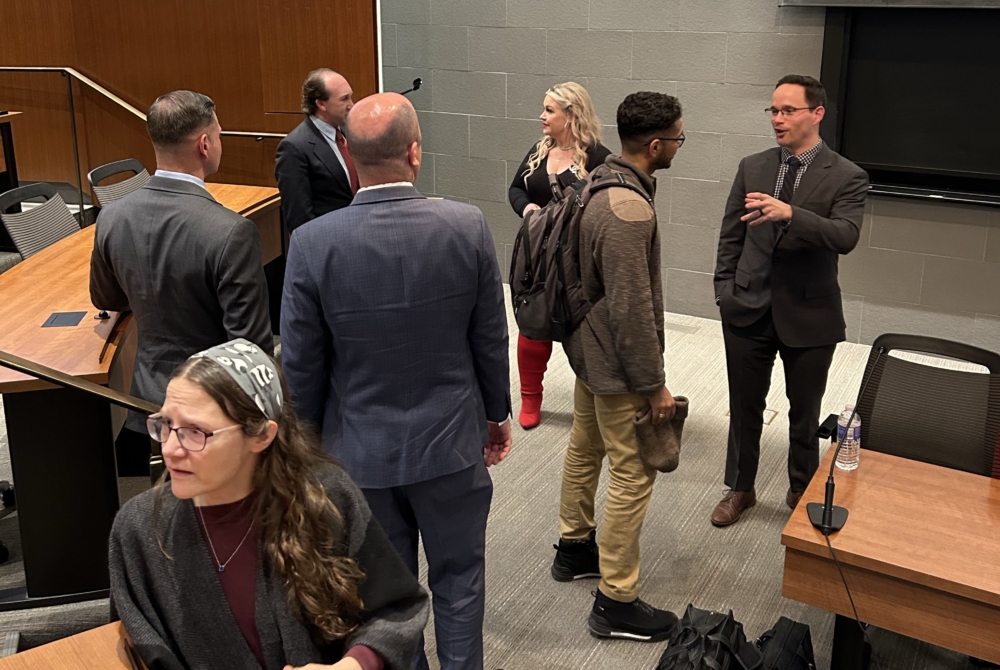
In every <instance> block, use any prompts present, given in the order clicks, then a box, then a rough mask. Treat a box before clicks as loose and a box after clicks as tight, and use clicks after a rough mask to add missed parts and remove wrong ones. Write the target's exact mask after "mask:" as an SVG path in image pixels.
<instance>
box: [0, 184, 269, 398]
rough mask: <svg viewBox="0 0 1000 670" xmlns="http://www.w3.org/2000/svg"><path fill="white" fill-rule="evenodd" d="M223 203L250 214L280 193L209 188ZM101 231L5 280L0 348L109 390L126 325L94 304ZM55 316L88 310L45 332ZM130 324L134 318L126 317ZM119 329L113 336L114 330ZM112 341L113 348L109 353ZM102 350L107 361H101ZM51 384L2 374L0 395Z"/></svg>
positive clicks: (61, 245) (0, 280)
mask: <svg viewBox="0 0 1000 670" xmlns="http://www.w3.org/2000/svg"><path fill="white" fill-rule="evenodd" d="M208 190H209V192H210V193H212V195H213V196H214V197H215V199H216V200H218V201H219V202H220V203H221V204H222V205H224V206H225V207H228V208H229V209H232V210H234V211H236V212H239V213H240V214H243V215H244V216H248V215H251V214H253V213H255V212H257V211H260V210H261V209H264V208H269V207H275V206H277V203H278V202H279V197H278V189H276V188H269V187H262V186H239V185H233V184H208ZM94 232H95V226H89V227H87V228H84V229H83V230H81V231H80V232H78V233H74V234H73V235H70V236H69V237H67V238H65V239H63V240H60V241H59V242H57V243H56V244H53V245H52V246H50V247H48V248H46V249H44V250H42V251H40V252H39V253H37V254H35V255H34V256H32V257H31V258H29V259H28V260H26V261H23V262H21V263H18V264H17V265H15V266H14V267H13V268H11V269H10V270H8V271H7V272H4V273H2V274H0V324H3V326H2V327H0V350H2V351H6V352H8V353H11V354H14V355H16V356H21V357H22V358H27V359H28V360H31V361H34V362H36V363H40V364H41V365H46V366H48V367H51V368H55V369H56V370H59V371H61V372H65V373H67V374H71V375H73V376H74V377H79V378H81V379H86V380H88V381H92V382H94V383H96V384H106V383H107V381H108V369H109V367H110V365H111V361H112V359H113V358H114V355H115V352H116V351H117V347H118V344H119V341H120V339H121V333H123V332H124V330H125V329H124V326H125V325H126V324H125V321H123V322H122V324H121V325H120V326H119V327H118V328H115V324H116V323H117V321H118V319H119V315H118V313H117V312H111V318H110V319H106V320H103V321H98V320H95V319H94V316H95V315H96V314H97V312H98V310H97V309H96V308H95V307H94V306H93V304H91V302H90V255H91V252H92V251H93V249H94ZM53 312H86V314H85V315H84V317H83V320H81V321H80V323H79V324H78V325H77V326H74V327H61V328H42V324H43V323H45V320H46V319H48V318H49V315H51V314H52V313H53ZM125 318H126V319H130V318H131V316H126V317H125ZM113 330H114V333H112V331H113ZM109 335H113V338H112V342H111V344H109V345H108V347H107V349H106V350H105V343H106V342H107V341H108V337H109ZM102 351H103V352H104V356H103V357H102V356H101V353H102ZM51 386H52V385H51V384H48V383H47V382H42V381H40V380H38V379H35V378H33V377H29V376H27V375H23V374H21V373H19V372H14V371H13V370H8V369H7V368H0V393H12V392H19V391H31V390H37V389H43V388H51Z"/></svg>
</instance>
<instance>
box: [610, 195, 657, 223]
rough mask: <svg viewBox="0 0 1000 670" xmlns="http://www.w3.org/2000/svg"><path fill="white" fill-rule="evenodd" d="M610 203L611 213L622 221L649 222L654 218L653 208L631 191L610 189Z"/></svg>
mask: <svg viewBox="0 0 1000 670" xmlns="http://www.w3.org/2000/svg"><path fill="white" fill-rule="evenodd" d="M608 201H609V204H610V205H611V211H612V212H614V214H615V216H616V217H618V218H619V219H621V220H622V221H649V220H651V219H652V218H653V208H652V207H650V206H649V203H648V202H646V199H645V198H643V197H642V196H641V195H639V194H638V193H636V192H635V191H633V190H631V189H627V188H609V189H608Z"/></svg>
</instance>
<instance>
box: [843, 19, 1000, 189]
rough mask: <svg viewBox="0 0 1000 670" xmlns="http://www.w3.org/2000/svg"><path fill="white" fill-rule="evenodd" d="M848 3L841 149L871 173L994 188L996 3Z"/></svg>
mask: <svg viewBox="0 0 1000 670" xmlns="http://www.w3.org/2000/svg"><path fill="white" fill-rule="evenodd" d="M851 11H852V16H851V23H850V33H849V34H850V37H849V40H848V42H847V44H846V45H845V48H846V49H847V50H848V59H847V77H846V87H845V89H844V90H843V91H842V93H841V94H842V99H841V114H842V124H843V125H842V126H841V135H840V150H841V153H842V154H843V155H844V156H846V157H847V158H849V159H851V160H852V161H854V162H855V163H858V164H859V165H860V166H861V167H863V168H865V169H866V170H868V172H869V174H870V175H871V177H872V182H873V183H895V184H897V185H900V186H909V187H918V188H927V189H941V190H946V191H947V190H951V191H962V192H979V193H983V194H990V195H1000V10H991V9H854V10H851Z"/></svg>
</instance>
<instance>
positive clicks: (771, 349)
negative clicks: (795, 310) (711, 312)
mask: <svg viewBox="0 0 1000 670" xmlns="http://www.w3.org/2000/svg"><path fill="white" fill-rule="evenodd" d="M722 334H723V338H724V340H725V344H726V368H727V372H728V374H729V449H728V452H727V454H726V486H728V487H729V488H731V489H734V490H736V491H749V490H751V489H752V488H753V487H754V481H755V480H756V478H757V463H758V461H759V460H760V435H761V431H762V430H763V427H764V410H765V408H766V406H767V392H768V390H769V389H770V387H771V371H772V369H773V368H774V357H775V355H776V354H780V355H781V361H782V363H783V364H784V368H785V389H786V390H785V394H786V395H787V396H788V401H789V403H790V404H791V408H790V410H789V412H788V422H789V427H788V481H789V484H790V488H791V490H792V491H795V492H796V493H799V492H802V491H804V490H805V489H806V486H807V485H808V484H809V480H810V479H812V476H813V474H815V472H816V468H818V467H819V438H817V437H816V430H817V428H819V413H820V404H821V402H822V400H823V393H824V392H825V391H826V378H827V374H828V373H829V371H830V363H831V362H832V361H833V352H834V350H835V349H836V348H837V345H836V344H828V345H824V346H820V347H789V346H787V345H785V344H784V343H782V342H781V340H780V339H779V338H778V333H777V332H776V331H775V329H774V321H773V320H772V318H771V312H770V310H768V312H767V314H765V315H764V316H763V317H761V319H760V320H759V321H757V322H756V323H754V324H752V325H750V326H746V327H741V328H738V327H734V326H730V325H727V324H726V322H725V321H723V323H722Z"/></svg>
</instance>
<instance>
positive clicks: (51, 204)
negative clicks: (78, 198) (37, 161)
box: [0, 183, 80, 258]
mask: <svg viewBox="0 0 1000 670" xmlns="http://www.w3.org/2000/svg"><path fill="white" fill-rule="evenodd" d="M37 197H44V198H47V200H46V201H45V202H44V203H43V204H41V205H39V206H37V207H32V208H31V209H29V210H26V211H24V212H20V213H15V214H6V213H5V212H6V211H7V210H8V209H10V208H11V207H12V206H13V205H16V204H18V203H22V202H24V201H26V200H31V199H32V198H37ZM0 220H2V221H3V225H4V228H6V229H7V233H8V234H10V237H11V239H12V240H14V246H15V247H17V251H18V253H19V254H21V257H22V258H30V257H31V256H34V255H35V254H37V253H38V252H39V251H41V250H42V249H44V248H45V247H47V246H49V245H50V244H54V243H55V242H58V241H59V240H61V239H63V238H64V237H68V236H69V235H72V234H73V233H75V232H78V231H79V230H80V224H78V223H77V222H76V219H75V218H74V217H73V214H71V213H70V211H69V208H68V207H66V203H65V202H64V201H63V199H62V196H60V195H59V194H58V193H56V190H55V189H54V188H52V186H51V185H49V184H45V183H38V184H31V185H29V186H21V187H20V188H15V189H11V190H10V191H7V192H6V193H4V194H3V195H0Z"/></svg>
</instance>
